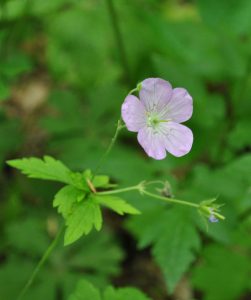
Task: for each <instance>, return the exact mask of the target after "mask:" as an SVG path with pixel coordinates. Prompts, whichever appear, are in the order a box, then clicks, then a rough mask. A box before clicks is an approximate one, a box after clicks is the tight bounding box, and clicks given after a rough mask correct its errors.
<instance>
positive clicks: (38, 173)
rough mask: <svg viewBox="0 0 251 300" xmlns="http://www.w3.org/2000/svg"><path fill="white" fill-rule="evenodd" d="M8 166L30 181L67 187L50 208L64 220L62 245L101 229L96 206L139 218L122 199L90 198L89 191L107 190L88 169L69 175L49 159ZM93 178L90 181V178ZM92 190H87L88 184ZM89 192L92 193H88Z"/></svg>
mask: <svg viewBox="0 0 251 300" xmlns="http://www.w3.org/2000/svg"><path fill="white" fill-rule="evenodd" d="M8 164H9V165H10V166H12V167H15V168H17V169H19V170H21V171H22V173H24V174H26V175H27V176H28V177H30V178H38V179H43V180H53V181H59V182H63V183H66V184H69V185H66V186H65V187H63V188H62V189H61V190H60V191H59V192H58V193H57V194H56V195H55V198H54V201H53V206H54V207H57V208H58V212H59V213H60V214H62V216H63V218H64V219H65V224H66V227H67V228H66V232H65V238H64V244H65V245H69V244H72V243H73V242H75V241H77V240H78V239H79V238H80V237H81V236H82V235H88V234H89V233H90V232H91V230H92V229H93V227H95V229H96V230H98V231H99V230H100V229H101V227H102V213H101V208H100V205H101V204H102V205H104V206H106V207H108V208H110V209H112V210H113V211H115V212H117V213H118V214H120V215H121V214H122V215H123V214H125V213H127V214H139V213H140V212H139V211H138V210H137V209H136V208H134V207H133V206H132V205H130V204H128V203H127V202H126V201H124V200H123V199H120V198H118V197H113V196H110V195H108V196H102V195H98V196H97V195H95V193H94V194H93V192H94V191H93V189H96V188H103V189H105V188H109V187H111V186H113V185H111V184H109V177H108V176H105V175H97V176H94V177H93V175H92V173H91V171H90V170H89V169H87V170H85V171H84V172H83V173H82V174H81V173H76V172H71V171H70V169H68V168H67V167H66V166H65V165H64V164H63V163H62V162H61V161H59V160H55V159H54V158H52V157H50V156H45V157H44V160H42V159H38V158H34V157H32V158H23V159H15V160H11V161H8ZM92 177H93V178H92ZM92 179H93V182H92V183H91V184H92V185H93V187H89V185H90V182H91V180H92ZM91 192H92V193H91Z"/></svg>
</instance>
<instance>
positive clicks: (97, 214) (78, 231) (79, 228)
mask: <svg viewBox="0 0 251 300" xmlns="http://www.w3.org/2000/svg"><path fill="white" fill-rule="evenodd" d="M66 226H67V229H66V232H65V237H64V244H65V245H69V244H72V243H73V242H75V241H76V240H78V239H79V238H80V237H81V236H82V235H83V234H85V235H87V234H88V233H90V231H91V230H92V228H93V227H95V228H96V230H100V229H101V227H102V214H101V210H100V206H99V204H98V203H96V201H94V199H93V198H92V197H89V198H88V199H86V200H85V201H84V202H80V203H77V204H75V205H74V206H73V208H72V213H71V215H70V216H69V217H68V218H67V220H66Z"/></svg>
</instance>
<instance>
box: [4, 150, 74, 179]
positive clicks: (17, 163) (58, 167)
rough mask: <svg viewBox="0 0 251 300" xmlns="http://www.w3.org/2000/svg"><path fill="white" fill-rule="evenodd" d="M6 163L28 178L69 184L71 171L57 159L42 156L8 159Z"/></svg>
mask: <svg viewBox="0 0 251 300" xmlns="http://www.w3.org/2000/svg"><path fill="white" fill-rule="evenodd" d="M7 163H8V164H9V165H10V166H12V167H14V168H17V169H19V170H21V172H22V173H23V174H25V175H27V176H28V177H30V178H38V179H45V180H53V181H60V182H64V183H68V184H71V183H72V179H71V171H70V170H69V169H68V168H67V167H66V166H65V165H64V164H63V163H62V162H61V161H59V160H55V159H54V158H53V157H50V156H44V160H43V159H39V158H35V157H31V158H22V159H14V160H9V161H7Z"/></svg>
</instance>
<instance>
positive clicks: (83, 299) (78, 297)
mask: <svg viewBox="0 0 251 300" xmlns="http://www.w3.org/2000/svg"><path fill="white" fill-rule="evenodd" d="M87 299H91V300H101V297H100V293H99V291H98V290H97V289H96V288H95V287H94V286H93V285H92V284H91V283H90V282H88V281H86V280H81V281H79V283H78V284H77V288H76V290H75V292H74V294H72V295H71V296H70V297H69V300H87Z"/></svg>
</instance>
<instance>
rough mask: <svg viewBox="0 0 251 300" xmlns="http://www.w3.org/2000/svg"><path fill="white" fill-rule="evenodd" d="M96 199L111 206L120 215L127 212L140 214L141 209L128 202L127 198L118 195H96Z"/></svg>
mask: <svg viewBox="0 0 251 300" xmlns="http://www.w3.org/2000/svg"><path fill="white" fill-rule="evenodd" d="M95 199H96V201H97V202H98V203H100V204H102V205H104V206H106V207H108V208H110V209H111V210H113V211H115V212H116V213H118V214H119V215H124V214H125V213H127V214H131V215H138V214H140V211H139V210H137V209H136V208H135V207H133V206H132V205H131V204H129V203H127V202H126V201H125V200H123V199H121V198H119V197H116V196H111V195H109V196H108V195H107V196H96V195H95Z"/></svg>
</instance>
